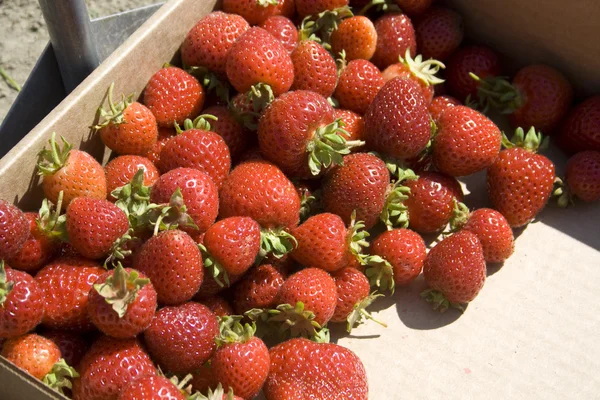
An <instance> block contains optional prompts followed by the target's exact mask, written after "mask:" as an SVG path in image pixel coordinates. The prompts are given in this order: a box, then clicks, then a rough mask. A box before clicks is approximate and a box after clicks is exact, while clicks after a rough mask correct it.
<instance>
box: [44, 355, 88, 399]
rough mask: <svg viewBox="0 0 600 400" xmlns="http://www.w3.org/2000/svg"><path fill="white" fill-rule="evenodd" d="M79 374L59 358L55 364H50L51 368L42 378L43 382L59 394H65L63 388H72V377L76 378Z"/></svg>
mask: <svg viewBox="0 0 600 400" xmlns="http://www.w3.org/2000/svg"><path fill="white" fill-rule="evenodd" d="M78 377H79V374H78V373H77V371H75V369H74V368H73V367H71V366H69V365H68V364H67V362H66V361H65V360H64V359H63V358H61V359H60V360H58V362H57V363H56V364H54V365H53V366H52V369H51V370H50V372H48V374H47V375H46V376H44V378H42V382H44V383H45V384H46V385H47V386H49V387H51V388H52V389H54V390H56V391H57V392H59V393H61V394H65V392H64V389H65V388H67V389H72V388H73V384H72V383H71V379H72V378H78Z"/></svg>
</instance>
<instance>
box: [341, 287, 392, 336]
mask: <svg viewBox="0 0 600 400" xmlns="http://www.w3.org/2000/svg"><path fill="white" fill-rule="evenodd" d="M382 296H383V295H382V294H376V293H375V292H374V293H372V294H370V295H369V296H367V297H365V298H364V299H362V300H361V301H359V302H358V303H356V304H355V305H354V308H353V309H352V312H350V314H348V318H347V325H346V330H347V331H348V333H351V332H352V329H353V328H354V327H356V326H357V325H359V324H361V323H363V318H366V319H368V320H371V321H374V322H377V323H378V324H379V325H381V326H383V327H385V328H387V324H386V323H384V322H381V321H378V320H376V319H375V318H374V317H373V316H372V315H371V314H370V313H369V312H368V311H367V310H366V308H367V307H369V306H370V305H371V304H372V303H373V302H374V301H375V299H376V298H378V297H382Z"/></svg>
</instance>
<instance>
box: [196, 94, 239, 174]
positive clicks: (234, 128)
mask: <svg viewBox="0 0 600 400" xmlns="http://www.w3.org/2000/svg"><path fill="white" fill-rule="evenodd" d="M204 114H208V115H214V116H215V117H216V118H217V120H216V121H210V126H211V129H210V130H211V131H213V132H215V133H216V134H218V135H219V136H221V137H222V138H223V140H224V141H225V144H227V147H228V148H229V153H230V155H231V159H232V160H236V159H238V158H239V157H240V155H241V154H242V153H243V152H244V151H245V150H246V148H247V147H248V142H249V141H250V135H249V132H247V131H246V130H245V129H244V127H243V125H242V124H240V123H239V122H238V121H237V120H236V119H235V116H234V115H233V113H232V112H231V111H230V110H229V109H228V108H227V107H225V106H212V107H209V108H207V109H206V110H204ZM228 172H229V171H228Z"/></svg>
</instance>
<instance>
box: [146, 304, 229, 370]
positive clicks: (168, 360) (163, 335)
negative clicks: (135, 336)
mask: <svg viewBox="0 0 600 400" xmlns="http://www.w3.org/2000/svg"><path fill="white" fill-rule="evenodd" d="M218 334H219V323H218V322H217V317H216V316H215V315H214V314H213V313H212V312H211V311H210V310H209V309H208V307H206V306H204V305H202V304H200V303H194V302H190V303H185V304H182V305H179V306H174V307H163V308H162V309H160V310H159V311H158V312H157V313H156V315H155V317H154V319H153V320H152V324H151V325H150V327H149V328H148V329H146V331H145V332H144V341H145V342H146V346H147V347H148V351H149V352H150V354H151V355H152V357H153V358H154V359H155V360H156V361H157V362H158V364H159V365H160V366H161V367H162V368H164V369H166V370H167V371H170V372H172V373H174V374H187V373H190V372H192V371H193V370H195V369H196V368H200V367H201V366H202V365H203V364H204V363H205V362H206V361H208V359H209V358H210V357H211V356H212V354H213V352H214V350H215V347H216V344H215V337H216V336H217V335H218Z"/></svg>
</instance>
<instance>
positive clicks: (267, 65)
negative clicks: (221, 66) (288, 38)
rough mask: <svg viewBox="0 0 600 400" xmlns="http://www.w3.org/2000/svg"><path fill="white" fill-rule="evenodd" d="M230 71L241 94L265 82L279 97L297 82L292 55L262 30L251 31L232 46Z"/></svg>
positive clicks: (229, 74)
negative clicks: (295, 80)
mask: <svg viewBox="0 0 600 400" xmlns="http://www.w3.org/2000/svg"><path fill="white" fill-rule="evenodd" d="M226 70H227V78H229V82H230V83H231V85H232V86H233V87H234V88H235V89H236V90H237V91H238V92H240V93H246V92H248V91H249V90H250V89H251V88H252V86H254V85H256V84H258V83H262V84H266V85H269V86H270V88H271V89H272V91H273V94H274V95H275V96H279V95H281V94H282V93H285V92H287V91H288V90H289V88H290V87H291V86H292V83H293V82H294V65H293V63H292V59H291V58H290V54H289V53H288V52H287V50H286V49H285V47H283V44H281V42H279V41H278V40H277V39H275V38H274V37H273V36H272V35H271V34H270V33H269V32H267V31H265V30H264V29H262V28H258V27H254V28H250V29H248V30H247V31H246V32H244V34H242V36H240V38H239V39H238V40H237V41H236V42H235V43H234V45H233V46H232V47H231V50H230V51H229V53H228V55H227V66H226Z"/></svg>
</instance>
